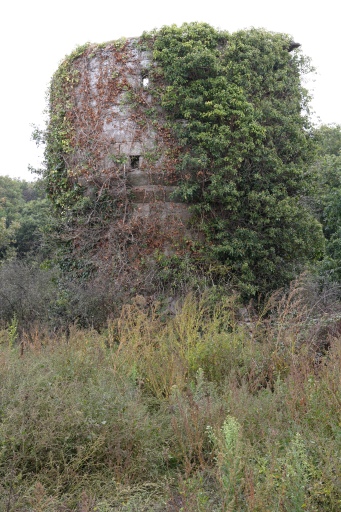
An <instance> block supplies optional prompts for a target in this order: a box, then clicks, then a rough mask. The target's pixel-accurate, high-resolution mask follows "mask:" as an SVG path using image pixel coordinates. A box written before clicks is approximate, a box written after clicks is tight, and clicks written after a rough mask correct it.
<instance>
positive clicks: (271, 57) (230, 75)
mask: <svg viewBox="0 0 341 512" xmlns="http://www.w3.org/2000/svg"><path fill="white" fill-rule="evenodd" d="M143 39H144V41H145V42H146V44H148V45H149V48H150V49H151V51H153V56H154V59H155V61H156V63H157V65H158V66H157V68H156V69H157V72H158V75H159V77H160V78H159V85H160V87H159V89H158V91H159V101H160V103H161V105H162V106H163V108H164V109H165V111H166V112H167V115H168V120H169V122H170V125H171V127H172V130H173V133H175V134H176V137H177V140H178V142H179V144H180V146H181V156H180V161H179V165H178V169H179V171H180V175H181V183H180V194H181V196H182V198H183V200H184V201H187V202H189V203H190V204H191V205H192V210H193V211H194V212H195V213H196V220H197V221H198V222H199V223H200V226H201V229H202V231H203V232H204V233H205V238H206V245H205V249H204V253H205V254H206V256H207V257H209V258H212V257H213V258H216V259H217V260H218V261H220V262H222V263H223V264H224V266H227V267H229V268H230V269H231V272H232V274H233V275H234V276H235V278H237V280H238V281H239V284H240V285H241V286H242V288H243V289H244V291H245V293H246V294H251V295H252V294H254V293H256V292H260V291H262V292H264V291H268V290H269V289H272V288H274V287H278V286H280V285H283V284H285V283H286V282H288V280H289V279H290V278H292V277H293V275H294V272H295V271H297V269H298V268H299V265H302V264H304V263H306V262H307V261H311V260H314V259H315V258H318V257H319V256H320V255H321V253H322V251H323V236H322V233H321V227H320V225H319V223H318V222H317V221H316V220H315V219H314V218H313V216H312V215H311V213H310V212H309V211H308V210H307V209H306V208H305V207H304V206H303V204H302V202H301V201H300V199H301V197H302V195H304V194H306V193H307V192H308V190H309V186H310V177H309V173H308V172H307V166H308V164H309V162H310V161H311V158H312V157H313V155H314V142H313V138H312V135H311V133H312V131H311V126H310V123H309V117H308V112H307V110H306V109H307V105H308V99H309V98H308V96H307V93H306V91H305V90H304V88H303V87H302V85H301V74H302V73H304V72H307V71H309V69H310V65H309V60H308V59H306V58H304V57H303V56H302V55H301V53H300V52H299V51H295V52H294V53H293V54H291V53H290V51H289V50H290V49H291V44H292V41H291V39H290V37H289V36H287V35H285V34H274V33H271V32H266V31H263V30H256V29H251V30H248V31H240V32H237V33H235V34H228V33H227V32H221V31H218V30H215V29H214V28H212V27H210V26H209V25H207V24H202V23H193V24H184V25H183V26H181V27H176V26H171V27H163V28H162V29H161V30H159V31H154V32H152V33H148V34H144V36H143Z"/></svg>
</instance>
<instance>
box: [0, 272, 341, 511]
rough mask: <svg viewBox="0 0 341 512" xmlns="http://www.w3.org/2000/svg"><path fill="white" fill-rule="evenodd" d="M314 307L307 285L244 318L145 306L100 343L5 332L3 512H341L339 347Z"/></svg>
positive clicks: (0, 386) (224, 304)
mask: <svg viewBox="0 0 341 512" xmlns="http://www.w3.org/2000/svg"><path fill="white" fill-rule="evenodd" d="M309 299H310V300H309V301H307V298H306V287H305V284H304V280H301V281H299V282H297V283H296V284H294V285H293V286H292V288H291V289H290V290H289V292H288V293H287V294H284V295H283V294H282V295H279V294H277V295H276V296H272V297H271V298H270V299H269V301H268V303H267V306H266V308H265V309H264V310H263V313H262V314H257V315H256V314H255V313H254V312H252V310H251V308H250V310H249V313H248V318H247V319H246V320H245V312H244V313H243V315H244V319H242V318H241V316H242V314H241V310H240V306H239V304H238V301H237V299H236V297H228V298H225V299H223V300H221V301H219V302H218V303H217V302H215V301H213V300H212V297H211V296H210V294H208V293H206V294H204V295H202V296H201V297H199V298H196V297H194V296H189V297H187V298H186V299H185V300H184V302H183V303H182V305H181V306H179V308H178V311H177V313H176V314H175V315H174V316H169V315H168V316H167V315H165V314H164V313H163V312H162V309H161V307H160V304H155V305H154V306H153V307H147V305H146V303H145V301H144V300H143V299H142V298H141V297H137V298H136V299H135V301H134V302H133V303H132V304H131V305H127V306H125V307H124V308H123V310H122V313H121V316H120V318H119V319H117V320H116V321H111V322H110V323H109V325H108V329H107V331H106V332H104V333H103V334H98V333H97V332H96V331H94V330H80V329H77V328H76V327H71V329H70V336H69V339H68V340H67V339H66V338H64V339H55V340H49V339H48V338H47V336H46V334H44V333H43V330H42V329H41V328H40V329H38V327H37V330H36V331H34V332H33V331H31V337H30V339H27V340H26V342H25V343H24V345H22V347H21V348H20V347H18V346H17V345H15V344H13V343H10V333H9V332H8V331H6V330H3V331H2V332H1V335H0V340H1V346H0V364H1V373H0V482H1V483H0V496H1V497H0V509H1V510H4V511H6V512H11V511H35V512H36V511H47V512H49V511H51V512H57V511H64V512H68V511H81V512H90V511H95V510H96V511H103V512H105V511H122V512H123V511H126V512H128V511H139V512H143V511H154V512H157V511H163V512H176V511H178V512H180V510H181V511H187V512H197V511H203V512H204V511H206V510H212V511H213V512H214V511H216V512H218V511H228V510H233V511H235V510H236V511H237V510H238V511H241V512H243V511H247V512H249V511H250V512H251V511H252V512H264V511H269V512H273V511H276V512H277V511H278V512H283V511H288V512H293V511H294V512H296V511H302V510H309V511H311V512H314V511H326V512H327V511H328V512H333V511H335V512H336V511H339V510H340V508H341V491H340V488H341V480H340V475H341V461H340V456H339V454H340V452H341V446H340V445H341V435H340V425H341V414H340V411H341V407H340V406H341V392H340V390H341V340H340V338H338V337H333V336H332V334H331V332H332V331H331V329H330V325H332V322H331V320H330V318H331V317H329V320H330V321H329V323H328V329H327V330H326V329H325V325H326V314H325V310H323V309H321V308H320V309H319V308H316V306H315V305H314V301H312V300H311V296H310V298H309ZM333 314H335V309H334V310H333ZM32 333H33V334H34V333H35V334H34V335H33V334H32ZM323 333H325V336H326V337H325V339H323ZM323 346H325V347H328V350H325V351H324V352H323V351H322V350H321V347H323Z"/></svg>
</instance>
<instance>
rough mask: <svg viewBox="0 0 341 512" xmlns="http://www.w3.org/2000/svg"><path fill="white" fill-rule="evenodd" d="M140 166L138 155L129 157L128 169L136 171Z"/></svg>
mask: <svg viewBox="0 0 341 512" xmlns="http://www.w3.org/2000/svg"><path fill="white" fill-rule="evenodd" d="M139 166H140V155H130V167H131V168H132V169H138V168H139Z"/></svg>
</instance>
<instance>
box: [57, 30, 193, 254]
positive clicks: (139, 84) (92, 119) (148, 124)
mask: <svg viewBox="0 0 341 512" xmlns="http://www.w3.org/2000/svg"><path fill="white" fill-rule="evenodd" d="M152 65H153V64H152V61H151V58H150V54H149V53H148V52H146V51H143V50H141V49H139V45H138V39H128V40H126V41H125V42H124V43H121V45H120V46H118V45H117V43H115V42H114V43H109V44H107V45H106V46H97V47H93V48H92V47H89V48H88V49H87V50H86V51H85V52H84V54H82V55H81V56H80V57H78V58H76V59H75V60H74V61H73V68H74V70H75V73H76V75H77V83H76V85H75V86H74V88H73V92H72V96H73V103H74V108H73V114H72V118H71V122H72V129H73V138H74V140H73V146H74V148H76V149H75V151H74V152H73V153H72V155H70V156H69V157H68V162H67V166H68V168H69V169H70V170H71V171H70V173H71V175H72V176H73V178H74V179H76V180H77V181H78V183H80V184H81V185H83V186H85V188H86V190H87V192H86V193H87V194H90V195H91V193H92V191H93V190H95V189H98V187H99V186H108V187H110V190H111V192H112V193H113V194H114V195H116V196H119V197H121V198H123V196H125V198H128V199H129V212H130V213H129V215H130V218H131V219H134V218H135V219H136V218H139V219H144V221H145V222H146V221H149V222H153V223H157V224H158V225H159V226H160V229H161V230H162V231H164V233H163V234H165V232H166V231H167V230H170V231H171V232H172V235H171V237H173V236H174V228H175V226H177V228H178V232H179V237H183V236H184V235H185V236H186V235H187V236H189V235H190V232H189V231H188V228H187V225H188V221H189V219H190V213H189V211H188V206H187V205H186V204H184V203H183V202H181V201H179V200H178V199H177V198H176V195H175V191H176V184H177V171H176V158H175V156H174V155H175V153H174V151H175V150H174V147H172V141H171V137H170V134H169V132H168V131H167V128H166V125H165V119H164V113H163V111H162V109H161V108H160V106H159V105H158V104H157V103H156V102H155V100H154V98H153V95H152V93H151V89H152V87H151V85H152V84H151V82H150V78H149V70H150V68H151V66H152ZM167 246H169V243H167Z"/></svg>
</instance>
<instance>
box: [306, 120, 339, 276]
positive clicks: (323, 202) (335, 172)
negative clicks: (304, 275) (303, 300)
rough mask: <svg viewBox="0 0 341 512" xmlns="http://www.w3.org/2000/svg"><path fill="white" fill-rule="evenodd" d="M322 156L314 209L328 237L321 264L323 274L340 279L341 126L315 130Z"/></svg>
mask: <svg viewBox="0 0 341 512" xmlns="http://www.w3.org/2000/svg"><path fill="white" fill-rule="evenodd" d="M316 138H317V140H318V141H319V155H318V158H317V159H316V161H315V163H314V165H313V172H314V173H315V175H316V190H315V195H314V201H315V208H316V211H317V214H318V216H319V219H320V221H321V223H322V226H323V231H324V235H325V238H326V255H325V258H324V259H323V260H322V262H321V263H320V265H319V270H320V271H321V272H322V274H323V275H326V276H327V277H328V279H331V280H332V281H340V280H341V259H340V254H341V208H340V205H341V126H339V125H331V126H321V127H320V128H319V129H318V130H317V131H316Z"/></svg>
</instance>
